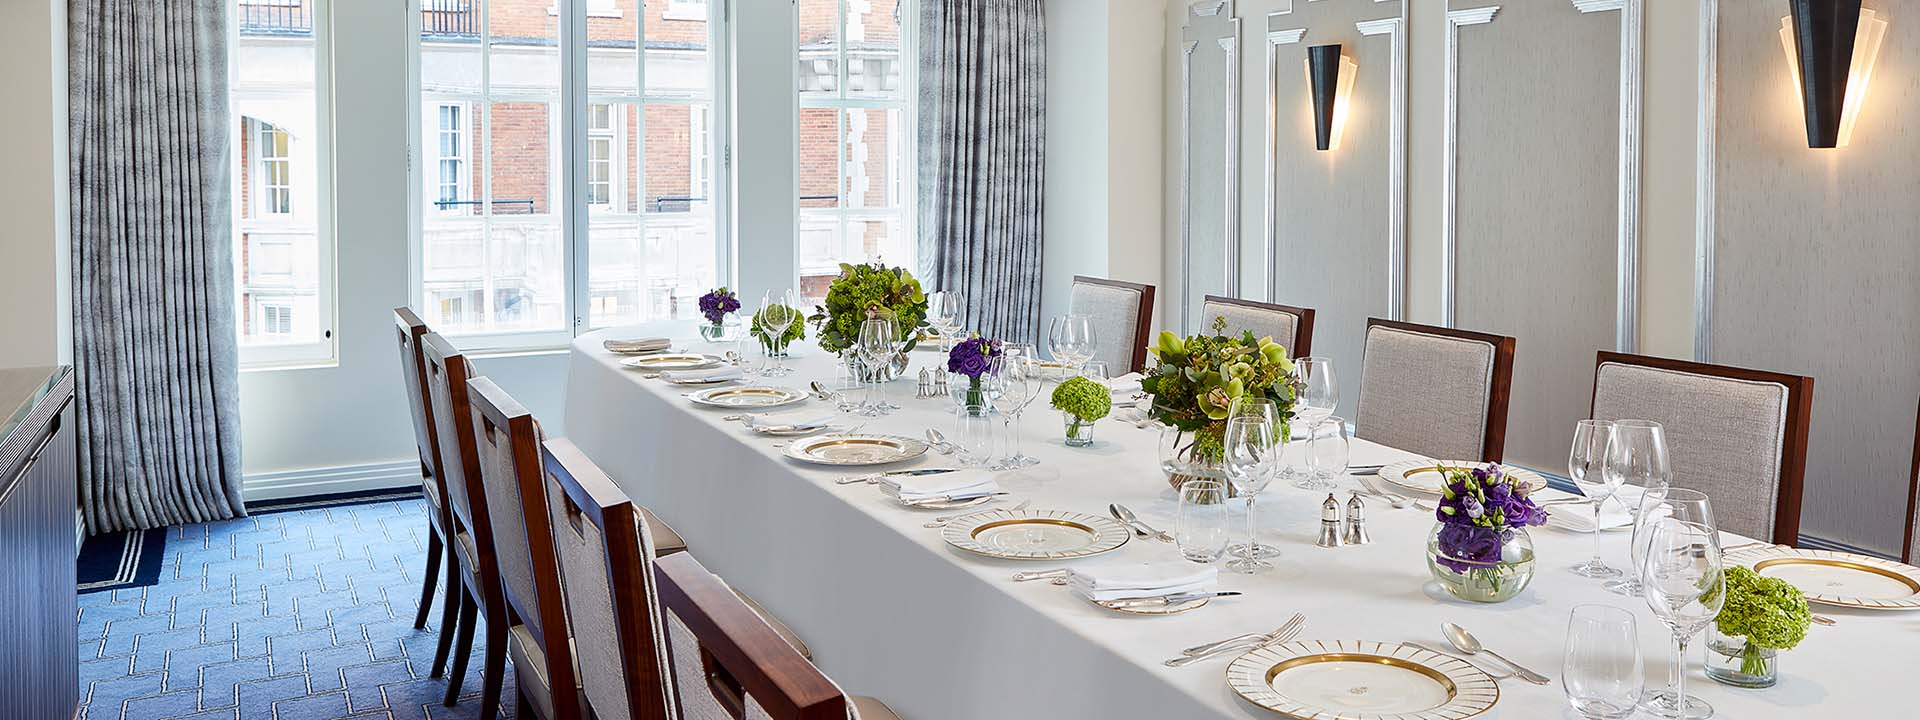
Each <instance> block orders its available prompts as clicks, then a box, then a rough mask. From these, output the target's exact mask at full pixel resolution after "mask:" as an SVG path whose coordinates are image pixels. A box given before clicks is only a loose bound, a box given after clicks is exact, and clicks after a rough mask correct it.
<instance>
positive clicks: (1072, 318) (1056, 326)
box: [1047, 315, 1099, 370]
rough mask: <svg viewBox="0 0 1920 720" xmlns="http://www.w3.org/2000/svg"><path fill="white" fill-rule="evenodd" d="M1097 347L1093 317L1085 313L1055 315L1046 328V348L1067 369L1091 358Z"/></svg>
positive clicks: (1097, 341)
mask: <svg viewBox="0 0 1920 720" xmlns="http://www.w3.org/2000/svg"><path fill="white" fill-rule="evenodd" d="M1098 347H1099V338H1097V337H1095V336H1094V331H1093V319H1092V318H1089V317H1087V316H1085V315H1060V316H1057V317H1055V318H1054V319H1053V322H1052V323H1051V324H1050V325H1049V326H1048V328H1047V349H1048V350H1049V351H1051V352H1052V353H1053V359H1055V360H1058V361H1060V363H1061V364H1062V365H1065V366H1066V367H1067V369H1069V370H1072V369H1077V368H1079V367H1080V365H1081V364H1082V363H1085V362H1086V361H1088V360H1091V359H1093V354H1094V352H1095V350H1096V349H1098Z"/></svg>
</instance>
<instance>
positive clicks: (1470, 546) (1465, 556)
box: [1434, 525, 1507, 573]
mask: <svg viewBox="0 0 1920 720" xmlns="http://www.w3.org/2000/svg"><path fill="white" fill-rule="evenodd" d="M1506 532H1507V531H1505V530H1498V529H1494V528H1487V527H1479V526H1476V525H1448V526H1446V527H1444V528H1441V529H1440V535H1439V536H1438V537H1437V538H1436V540H1437V541H1438V543H1439V545H1440V555H1439V557H1436V558H1434V562H1437V563H1439V564H1441V565H1443V566H1445V567H1446V568H1447V569H1449V570H1452V571H1454V572H1458V573H1464V572H1467V571H1470V570H1477V569H1481V568H1489V567H1493V566H1495V565H1498V564H1499V563H1500V546H1501V544H1502V543H1504V542H1505V535H1506Z"/></svg>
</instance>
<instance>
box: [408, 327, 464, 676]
mask: <svg viewBox="0 0 1920 720" xmlns="http://www.w3.org/2000/svg"><path fill="white" fill-rule="evenodd" d="M393 324H394V331H395V334H397V335H398V336H399V341H400V374H401V380H402V382H401V384H402V385H404V386H405V387H406V389H407V409H408V410H409V411H411V413H412V415H413V435H414V444H415V445H416V446H417V447H418V449H419V453H420V480H421V482H422V483H423V484H424V485H425V486H429V487H427V490H429V491H430V492H432V493H434V495H435V496H437V497H439V498H440V505H439V506H438V507H429V508H427V567H426V571H425V572H423V573H421V579H420V610H419V612H417V613H416V614H415V615H414V617H413V627H414V629H416V630H418V629H422V628H425V627H426V626H427V614H428V612H429V611H431V610H432V609H433V591H434V585H435V584H436V583H437V582H438V580H439V579H440V576H441V574H442V573H441V559H442V555H444V556H445V560H446V566H445V570H446V572H445V575H446V578H447V590H448V591H449V592H447V593H446V596H445V598H444V599H443V601H442V602H441V608H440V644H439V647H437V648H436V649H435V650H434V654H433V669H432V671H431V675H430V676H431V677H436V678H437V677H441V676H443V675H445V674H446V668H447V653H448V652H449V651H451V650H452V649H453V635H454V632H453V629H454V624H455V623H456V622H458V619H459V614H460V612H459V608H460V595H459V593H455V592H451V591H452V590H453V589H454V588H455V587H458V586H459V583H460V553H459V552H458V551H457V550H455V549H454V547H453V542H452V540H453V535H451V534H449V533H448V532H447V528H448V527H450V526H451V525H452V524H453V523H452V521H451V520H449V519H448V518H447V507H446V503H447V483H446V480H445V479H444V478H442V477H441V475H440V433H439V429H438V428H436V427H434V423H433V403H432V402H431V401H429V400H428V398H427V363H426V360H425V359H424V358H422V357H421V355H420V338H422V337H425V336H426V334H427V323H426V322H424V321H422V320H421V319H420V316H419V315H415V314H414V312H413V310H412V309H411V308H405V307H398V308H394V309H393Z"/></svg>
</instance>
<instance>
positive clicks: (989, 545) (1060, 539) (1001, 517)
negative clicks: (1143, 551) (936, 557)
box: [940, 510, 1133, 560]
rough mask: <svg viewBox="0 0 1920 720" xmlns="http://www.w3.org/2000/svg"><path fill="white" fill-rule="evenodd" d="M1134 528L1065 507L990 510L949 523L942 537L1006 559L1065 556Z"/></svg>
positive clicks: (1119, 540)
mask: <svg viewBox="0 0 1920 720" xmlns="http://www.w3.org/2000/svg"><path fill="white" fill-rule="evenodd" d="M1131 537H1133V532H1132V531H1130V530H1128V529H1127V527H1126V526H1125V525H1121V524H1120V523H1119V522H1118V521H1116V520H1114V519H1113V518H1109V517H1101V516H1099V515H1088V514H1086V513H1077V512H1067V511H1064V510H992V511H988V512H982V513H975V514H972V515H968V516H966V517H965V518H962V519H960V520H957V521H954V522H951V523H948V524H947V527H946V528H945V529H944V530H941V531H940V539H942V540H945V541H947V544H948V545H952V546H954V547H957V548H960V549H961V550H965V551H967V552H970V553H976V554H980V555H985V556H987V557H997V558H1001V559H1005V560H1066V559H1069V558H1078V557H1087V556H1089V555H1099V554H1100V553H1103V552H1108V551H1111V550H1114V549H1117V548H1119V547H1120V546H1121V545H1125V544H1127V539H1128V538H1131Z"/></svg>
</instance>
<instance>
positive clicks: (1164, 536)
mask: <svg viewBox="0 0 1920 720" xmlns="http://www.w3.org/2000/svg"><path fill="white" fill-rule="evenodd" d="M1107 511H1108V512H1111V513H1113V517H1114V518H1115V519H1117V520H1119V521H1120V522H1122V523H1126V524H1127V525H1131V526H1133V527H1134V528H1135V531H1136V532H1139V533H1140V537H1151V538H1155V539H1157V540H1160V541H1161V542H1173V535H1172V534H1170V533H1167V532H1165V531H1162V530H1156V529H1154V527H1153V526H1152V525H1148V524H1147V523H1146V522H1145V521H1143V520H1141V519H1140V516H1138V515H1135V514H1133V510H1132V509H1131V508H1128V507H1127V506H1125V505H1121V504H1119V503H1113V504H1109V505H1107Z"/></svg>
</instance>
